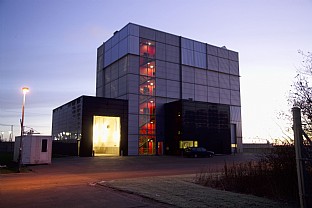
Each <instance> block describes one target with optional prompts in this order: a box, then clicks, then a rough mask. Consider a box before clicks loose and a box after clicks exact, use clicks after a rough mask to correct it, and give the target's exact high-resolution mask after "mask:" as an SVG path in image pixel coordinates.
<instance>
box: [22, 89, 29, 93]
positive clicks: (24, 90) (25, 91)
mask: <svg viewBox="0 0 312 208" xmlns="http://www.w3.org/2000/svg"><path fill="white" fill-rule="evenodd" d="M22 91H23V94H24V95H25V94H26V93H27V92H29V88H28V87H23V88H22Z"/></svg>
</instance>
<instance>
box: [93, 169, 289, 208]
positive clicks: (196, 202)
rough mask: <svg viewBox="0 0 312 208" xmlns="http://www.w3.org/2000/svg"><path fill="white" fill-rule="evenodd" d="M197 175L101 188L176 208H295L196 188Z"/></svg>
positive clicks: (115, 183)
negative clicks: (123, 192)
mask: <svg viewBox="0 0 312 208" xmlns="http://www.w3.org/2000/svg"><path fill="white" fill-rule="evenodd" d="M194 178H195V175H182V176H181V175H179V176H159V177H146V178H134V179H120V180H113V181H101V182H99V183H98V184H100V185H104V186H108V187H110V188H113V189H116V190H120V191H125V192H127V193H132V194H135V195H140V196H143V197H146V198H149V199H153V200H156V201H159V202H162V203H165V204H170V205H174V206H176V207H248V208H253V207H272V208H276V207H283V208H288V207H292V206H290V205H288V204H282V203H279V202H275V201H272V200H269V199H266V198H261V197H256V196H252V195H246V194H238V193H233V192H228V191H221V190H217V189H212V188H209V187H204V186H201V185H198V184H195V183H194V182H193V181H194Z"/></svg>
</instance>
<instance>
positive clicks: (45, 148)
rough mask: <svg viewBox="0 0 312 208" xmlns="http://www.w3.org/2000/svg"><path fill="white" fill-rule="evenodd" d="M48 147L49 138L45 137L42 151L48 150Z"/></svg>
mask: <svg viewBox="0 0 312 208" xmlns="http://www.w3.org/2000/svg"><path fill="white" fill-rule="evenodd" d="M47 149H48V140H47V139H43V140H42V142H41V152H47Z"/></svg>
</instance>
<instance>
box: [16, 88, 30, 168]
mask: <svg viewBox="0 0 312 208" xmlns="http://www.w3.org/2000/svg"><path fill="white" fill-rule="evenodd" d="M22 91H23V104H22V119H21V121H20V122H21V139H20V143H19V154H18V172H19V173H20V172H21V165H22V148H23V135H24V109H25V101H26V93H27V92H28V91H29V89H28V88H27V87H23V88H22Z"/></svg>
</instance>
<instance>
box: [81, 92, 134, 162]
mask: <svg viewBox="0 0 312 208" xmlns="http://www.w3.org/2000/svg"><path fill="white" fill-rule="evenodd" d="M82 106H83V110H82V137H81V141H80V147H79V155H80V156H83V157H90V156H92V150H93V148H92V147H93V116H114V117H120V119H121V120H120V122H121V138H120V142H121V143H120V150H122V151H123V155H128V136H127V135H128V102H127V101H126V100H118V99H108V98H99V97H89V96H83V104H82Z"/></svg>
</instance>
